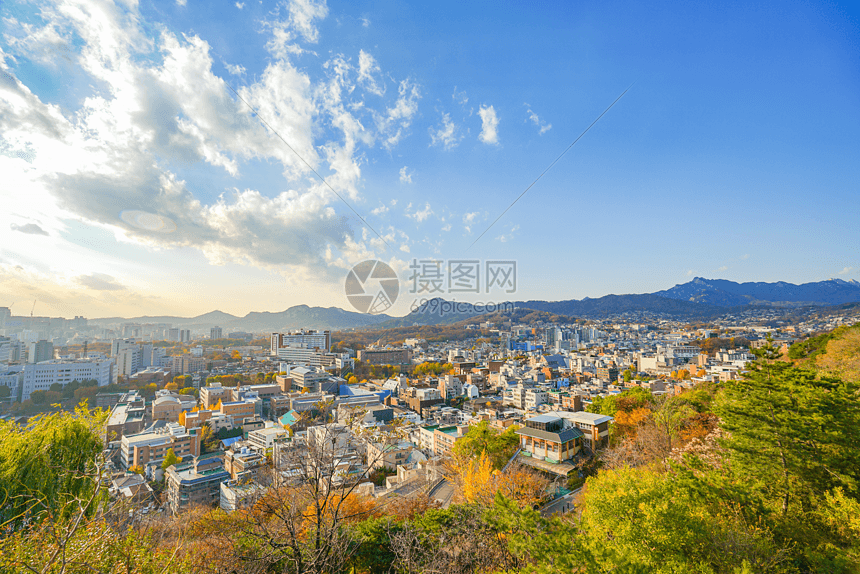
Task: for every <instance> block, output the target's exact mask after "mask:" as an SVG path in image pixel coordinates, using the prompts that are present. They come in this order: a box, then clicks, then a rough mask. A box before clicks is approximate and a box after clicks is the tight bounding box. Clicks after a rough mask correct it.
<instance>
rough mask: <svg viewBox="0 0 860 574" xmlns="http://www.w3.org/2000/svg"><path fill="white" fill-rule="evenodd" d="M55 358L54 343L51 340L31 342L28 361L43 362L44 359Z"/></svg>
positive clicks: (33, 362)
mask: <svg viewBox="0 0 860 574" xmlns="http://www.w3.org/2000/svg"><path fill="white" fill-rule="evenodd" d="M53 358H54V344H53V343H51V342H50V341H45V340H42V341H37V342H35V343H30V349H29V353H28V354H27V362H28V363H32V364H35V363H41V362H42V361H50V360H51V359H53Z"/></svg>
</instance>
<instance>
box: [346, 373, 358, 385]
mask: <svg viewBox="0 0 860 574" xmlns="http://www.w3.org/2000/svg"><path fill="white" fill-rule="evenodd" d="M346 383H347V384H348V385H357V384H358V378H356V376H355V375H352V376H351V377H350V378H349V379H348V380H347V381H346Z"/></svg>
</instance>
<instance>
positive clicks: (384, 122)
mask: <svg viewBox="0 0 860 574" xmlns="http://www.w3.org/2000/svg"><path fill="white" fill-rule="evenodd" d="M397 93H398V95H397V100H396V101H395V102H394V105H393V106H390V107H388V108H387V109H386V110H385V112H384V113H379V114H374V117H375V121H376V129H377V132H378V133H379V137H380V139H381V140H382V145H383V147H385V148H386V149H391V148H393V147H394V146H396V145H397V144H398V143H399V142H400V140H401V139H403V137H404V136H405V135H406V134H407V133H408V130H409V126H410V125H411V124H412V118H413V117H414V116H415V113H416V112H417V111H418V100H419V99H421V92H420V90H419V89H418V84H416V83H415V82H414V81H412V80H411V79H409V78H407V79H405V80H403V81H402V82H400V86H399V87H398V90H397Z"/></svg>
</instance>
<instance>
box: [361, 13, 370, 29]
mask: <svg viewBox="0 0 860 574" xmlns="http://www.w3.org/2000/svg"><path fill="white" fill-rule="evenodd" d="M361 25H362V26H364V27H365V28H369V27H370V18H368V17H366V16H362V18H361Z"/></svg>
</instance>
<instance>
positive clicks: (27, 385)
mask: <svg viewBox="0 0 860 574" xmlns="http://www.w3.org/2000/svg"><path fill="white" fill-rule="evenodd" d="M113 372H114V363H113V361H112V360H87V359H79V360H76V361H62V360H51V361H44V362H41V363H38V364H35V365H30V364H28V365H25V366H24V378H23V391H22V394H21V400H22V401H26V400H27V399H29V398H30V393H32V392H33V391H47V390H50V388H51V385H53V384H55V383H57V384H59V385H60V386H61V387H65V386H66V385H68V384H69V383H71V382H72V381H78V382H83V381H89V380H94V381H96V382H97V383H98V386H100V387H105V386H107V385H109V384H111V383H112V382H113Z"/></svg>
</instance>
